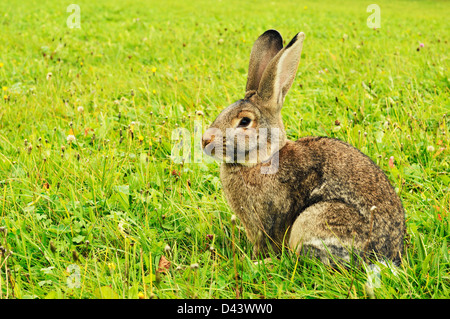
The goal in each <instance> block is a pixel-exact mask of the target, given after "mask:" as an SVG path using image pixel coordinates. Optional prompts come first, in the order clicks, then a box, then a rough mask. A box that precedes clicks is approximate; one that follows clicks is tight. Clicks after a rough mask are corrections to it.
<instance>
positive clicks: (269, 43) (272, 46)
mask: <svg viewBox="0 0 450 319" xmlns="http://www.w3.org/2000/svg"><path fill="white" fill-rule="evenodd" d="M282 48H283V38H282V37H281V35H280V33H278V31H276V30H267V31H266V32H264V33H263V34H262V35H260V36H259V38H258V39H257V40H256V41H255V44H254V45H253V48H252V52H251V54H250V64H249V67H248V78H247V85H246V92H248V91H252V90H257V89H258V87H259V82H260V81H261V77H262V75H263V73H264V70H265V69H266V67H267V65H268V64H269V62H270V61H271V60H272V58H273V57H274V56H276V55H277V53H278V52H279V51H280V50H281V49H282Z"/></svg>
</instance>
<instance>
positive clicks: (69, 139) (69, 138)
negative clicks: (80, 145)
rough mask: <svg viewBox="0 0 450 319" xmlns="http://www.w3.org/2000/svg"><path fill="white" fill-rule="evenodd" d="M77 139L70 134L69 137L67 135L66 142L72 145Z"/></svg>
mask: <svg viewBox="0 0 450 319" xmlns="http://www.w3.org/2000/svg"><path fill="white" fill-rule="evenodd" d="M76 140H77V139H76V137H75V135H72V134H70V135H67V142H68V143H69V144H70V143H72V142H75V141H76Z"/></svg>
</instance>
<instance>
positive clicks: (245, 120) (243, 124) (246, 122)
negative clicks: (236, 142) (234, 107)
mask: <svg viewBox="0 0 450 319" xmlns="http://www.w3.org/2000/svg"><path fill="white" fill-rule="evenodd" d="M251 121H252V120H251V119H250V118H248V117H243V118H242V119H241V121H240V122H239V125H238V127H247V126H248V125H249V124H250V122H251Z"/></svg>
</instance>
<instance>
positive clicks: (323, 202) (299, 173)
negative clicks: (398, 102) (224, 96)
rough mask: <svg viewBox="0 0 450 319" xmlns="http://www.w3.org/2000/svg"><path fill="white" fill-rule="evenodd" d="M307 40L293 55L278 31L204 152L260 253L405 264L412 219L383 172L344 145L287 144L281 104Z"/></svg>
mask: <svg viewBox="0 0 450 319" xmlns="http://www.w3.org/2000/svg"><path fill="white" fill-rule="evenodd" d="M304 38H305V35H304V34H303V33H302V32H300V33H298V34H297V35H296V36H295V37H294V38H293V39H292V40H291V42H289V44H288V45H287V46H286V47H284V48H283V40H282V37H281V35H280V34H279V33H278V32H277V31H275V30H268V31H266V32H264V34H262V35H261V36H260V37H259V38H258V39H257V40H256V42H255V44H254V46H253V49H252V52H251V55H250V65H249V71H248V80H247V87H246V94H245V97H244V99H242V100H239V101H237V102H235V103H234V104H232V105H230V106H228V107H227V108H226V109H224V110H223V111H222V112H221V113H220V114H219V115H218V117H217V118H216V120H215V121H214V122H213V123H212V125H211V127H210V128H209V129H208V130H207V131H206V132H205V134H204V135H203V138H202V144H203V149H204V152H205V153H206V154H208V155H211V156H213V157H214V158H216V159H218V160H220V161H223V163H222V165H221V170H220V178H221V181H222V185H223V189H224V192H225V196H226V198H227V201H228V203H229V205H230V206H231V208H232V210H233V211H234V212H235V214H236V215H237V216H238V217H239V218H240V220H241V221H242V223H243V225H244V226H245V229H246V233H247V236H248V238H249V239H250V241H251V242H252V243H253V244H254V252H255V253H263V254H264V253H266V252H267V249H268V245H270V246H271V247H272V248H273V249H274V250H275V251H279V250H280V248H281V247H283V246H284V247H290V248H291V249H292V250H294V251H296V252H297V253H307V252H309V253H312V254H313V255H314V256H316V257H318V258H320V259H321V260H322V261H324V262H326V263H330V262H331V263H334V261H336V260H337V261H339V262H340V261H350V260H352V257H353V256H361V257H362V258H364V259H366V260H368V259H369V258H368V257H370V259H372V257H377V258H379V259H388V260H391V261H393V262H394V263H395V264H398V263H399V262H400V259H401V256H402V252H403V237H404V233H405V216H404V210H403V207H402V204H401V201H400V198H399V197H398V195H397V194H396V192H395V191H394V189H393V187H392V186H391V185H390V183H389V181H388V179H387V177H386V176H385V174H384V173H383V171H382V170H381V169H380V168H379V167H378V166H376V164H375V163H374V162H373V161H372V160H371V159H370V158H369V157H367V156H366V155H364V154H362V153H361V152H360V151H359V150H357V149H356V148H354V147H352V146H350V145H349V144H346V143H344V142H342V141H339V140H337V139H332V138H327V137H305V138H301V139H299V140H297V141H295V142H293V141H290V140H287V138H286V133H285V131H284V126H283V122H282V117H281V107H282V105H283V101H284V98H285V96H286V93H287V91H288V90H289V88H290V87H291V85H292V82H293V80H294V78H295V74H296V72H297V68H298V65H299V61H300V56H301V51H302V46H303V40H304ZM331 256H333V257H332V258H330V257H331Z"/></svg>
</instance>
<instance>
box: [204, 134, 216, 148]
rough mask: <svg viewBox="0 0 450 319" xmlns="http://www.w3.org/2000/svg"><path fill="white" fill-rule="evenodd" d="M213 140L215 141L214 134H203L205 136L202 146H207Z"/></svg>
mask: <svg viewBox="0 0 450 319" xmlns="http://www.w3.org/2000/svg"><path fill="white" fill-rule="evenodd" d="M212 141H214V135H206V134H203V136H202V146H203V148H205V147H206V145H208V144H210V143H211V142H212Z"/></svg>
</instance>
